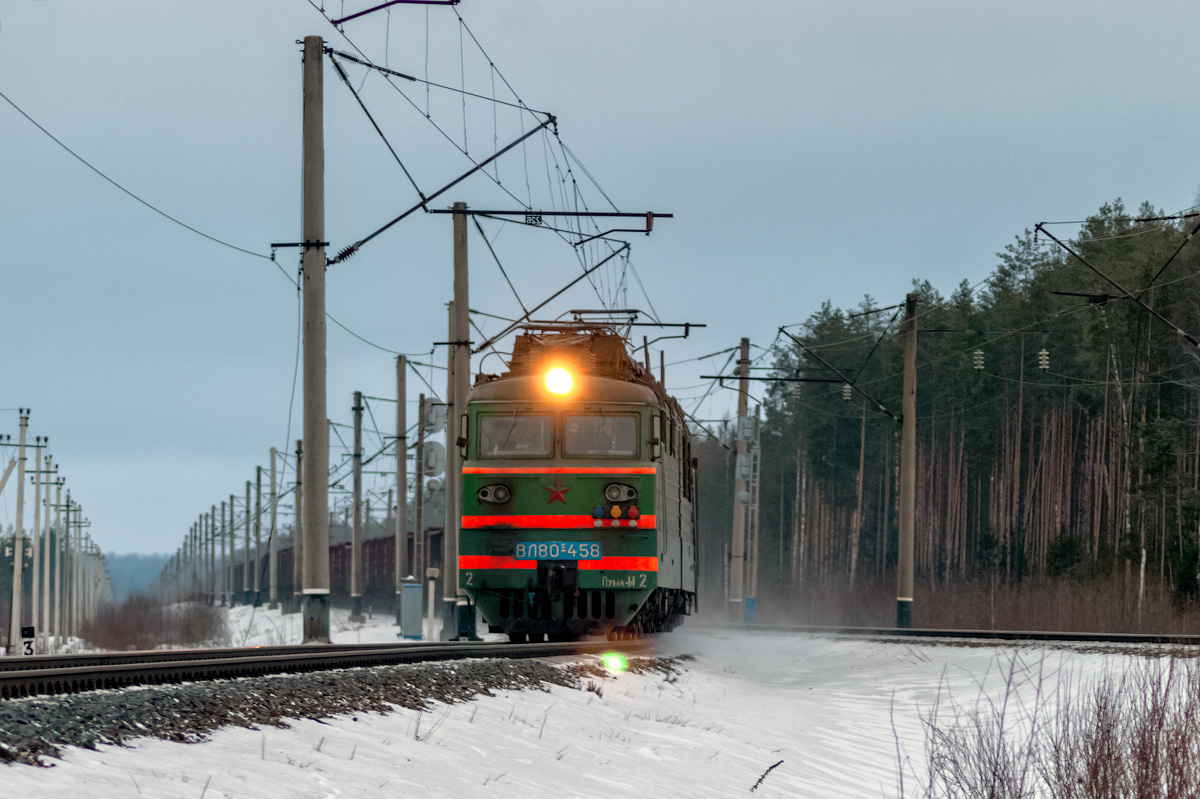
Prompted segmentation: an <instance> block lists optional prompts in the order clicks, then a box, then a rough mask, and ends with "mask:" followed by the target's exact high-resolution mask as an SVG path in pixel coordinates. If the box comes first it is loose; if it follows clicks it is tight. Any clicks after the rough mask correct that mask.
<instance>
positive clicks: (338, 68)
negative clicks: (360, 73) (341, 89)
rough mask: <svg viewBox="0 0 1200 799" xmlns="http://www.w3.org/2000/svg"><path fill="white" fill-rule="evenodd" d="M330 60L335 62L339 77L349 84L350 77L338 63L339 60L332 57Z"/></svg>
mask: <svg viewBox="0 0 1200 799" xmlns="http://www.w3.org/2000/svg"><path fill="white" fill-rule="evenodd" d="M329 60H330V61H332V62H333V68H334V69H335V70H336V71H337V74H338V77H339V78H341V79H342V80H344V81H346V82H347V83H349V82H350V77H349V76H348V75H347V74H346V70H344V69H342V65H341V64H340V63H338V60H337V59H336V58H333V57H330V59H329Z"/></svg>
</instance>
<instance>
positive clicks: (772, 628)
mask: <svg viewBox="0 0 1200 799" xmlns="http://www.w3.org/2000/svg"><path fill="white" fill-rule="evenodd" d="M692 629H697V630H699V629H709V630H744V631H748V632H779V633H798V634H799V633H804V634H810V635H835V636H843V637H855V638H880V639H895V638H905V639H907V638H934V639H941V640H982V641H1014V642H1023V641H1030V642H1038V641H1045V642H1057V643H1076V644H1131V645H1142V646H1156V645H1157V646H1200V635H1163V634H1145V633H1075V632H1050V631H1042V630H932V629H902V628H898V627H841V626H822V625H806V624H723V623H714V622H708V623H705V624H703V625H695V626H694V627H692Z"/></svg>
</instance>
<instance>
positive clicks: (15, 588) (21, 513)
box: [8, 408, 29, 656]
mask: <svg viewBox="0 0 1200 799" xmlns="http://www.w3.org/2000/svg"><path fill="white" fill-rule="evenodd" d="M18 413H19V415H20V419H21V437H20V440H19V443H18V444H17V529H16V531H15V532H14V533H13V546H12V554H13V578H12V605H11V607H10V613H9V619H8V654H9V655H10V656H14V655H15V656H20V655H21V654H22V647H21V598H22V596H21V594H22V588H23V587H24V586H23V583H24V581H23V579H22V574H21V565H22V560H23V559H24V557H25V553H24V552H22V551H21V549H22V546H23V544H24V543H25V434H26V431H27V430H28V429H29V411H28V409H26V408H20V409H18Z"/></svg>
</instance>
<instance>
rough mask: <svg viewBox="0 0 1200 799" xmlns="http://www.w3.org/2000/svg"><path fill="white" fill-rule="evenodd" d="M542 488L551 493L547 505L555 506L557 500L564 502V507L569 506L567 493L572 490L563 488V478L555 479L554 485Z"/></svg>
mask: <svg viewBox="0 0 1200 799" xmlns="http://www.w3.org/2000/svg"><path fill="white" fill-rule="evenodd" d="M542 488H544V489H546V490H547V491H549V492H550V501H549V502H547V503H546V504H547V505H551V504H553V503H554V501H555V500H558V501H559V502H562V504H564V505H566V504H567V492H568V491H570V490H571V488H570V486H563V484H562V478H561V477H555V478H554V485H552V486H542Z"/></svg>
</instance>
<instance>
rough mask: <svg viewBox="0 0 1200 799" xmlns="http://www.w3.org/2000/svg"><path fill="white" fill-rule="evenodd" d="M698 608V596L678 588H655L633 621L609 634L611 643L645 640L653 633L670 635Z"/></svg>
mask: <svg viewBox="0 0 1200 799" xmlns="http://www.w3.org/2000/svg"><path fill="white" fill-rule="evenodd" d="M695 607H696V595H695V594H693V593H689V592H687V591H683V590H680V589H678V588H655V589H654V591H653V592H652V593H651V594H650V597H649V598H648V599H647V600H646V602H645V604H643V605H642V607H641V608H640V609H639V610H638V612H637V615H636V616H634V617H633V621H631V622H630V623H629V624H627V625H625V626H624V627H616V628H614V629H613V630H612V631H611V632H609V634H608V638H609V640H610V641H620V640H626V639H630V638H644V637H645V636H647V635H651V634H653V633H669V632H671V630H674V629H675V626H676V625H677V624H679V622H680V621H681V617H683V616H687V615H689V614H691V612H692V611H693V610H694V609H695Z"/></svg>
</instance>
